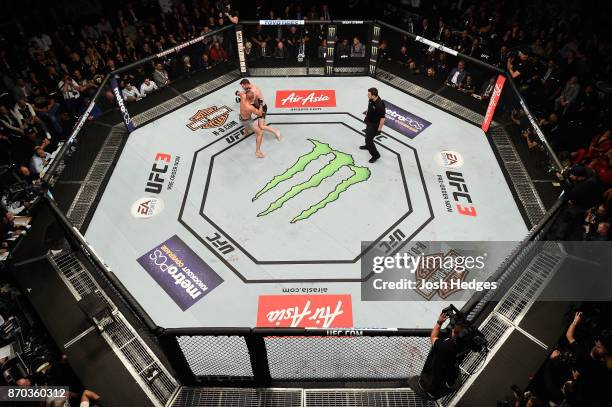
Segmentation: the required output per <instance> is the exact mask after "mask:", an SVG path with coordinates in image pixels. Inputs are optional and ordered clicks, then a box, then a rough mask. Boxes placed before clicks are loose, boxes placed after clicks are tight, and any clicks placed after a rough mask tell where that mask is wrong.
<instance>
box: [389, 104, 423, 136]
mask: <svg viewBox="0 0 612 407" xmlns="http://www.w3.org/2000/svg"><path fill="white" fill-rule="evenodd" d="M385 106H386V108H387V114H386V117H385V126H387V127H390V128H392V129H393V130H395V131H397V132H398V133H401V134H403V135H404V136H406V137H408V138H411V139H412V138H415V137H416V136H418V135H419V134H420V133H421V132H423V131H424V130H425V129H427V128H428V127H429V126H431V123H430V122H428V121H427V120H425V119H421V118H420V117H418V116H416V115H414V114H412V113H410V112H407V111H405V110H404V109H402V108H399V107H397V106H396V105H394V104H393V103H391V102H389V101H387V100H385Z"/></svg>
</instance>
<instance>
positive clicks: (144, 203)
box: [130, 198, 164, 218]
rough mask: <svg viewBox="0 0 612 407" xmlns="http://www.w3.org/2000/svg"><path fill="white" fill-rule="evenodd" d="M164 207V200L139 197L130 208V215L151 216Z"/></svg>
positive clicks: (136, 216)
mask: <svg viewBox="0 0 612 407" xmlns="http://www.w3.org/2000/svg"><path fill="white" fill-rule="evenodd" d="M163 209H164V201H163V200H162V199H161V198H140V199H139V200H137V201H136V202H134V204H133V205H132V208H131V211H130V212H131V213H132V216H133V217H135V218H151V217H153V216H155V215H157V214H159V213H160V212H161V211H162V210H163Z"/></svg>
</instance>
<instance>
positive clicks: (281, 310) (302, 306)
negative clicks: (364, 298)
mask: <svg viewBox="0 0 612 407" xmlns="http://www.w3.org/2000/svg"><path fill="white" fill-rule="evenodd" d="M257 326H258V327H292V328H295V327H300V328H350V327H352V326H353V304H352V302H351V296H350V294H336V295H333V294H329V295H260V296H259V304H258V308H257Z"/></svg>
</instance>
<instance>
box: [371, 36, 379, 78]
mask: <svg viewBox="0 0 612 407" xmlns="http://www.w3.org/2000/svg"><path fill="white" fill-rule="evenodd" d="M371 37H372V42H371V45H370V68H369V73H370V76H372V77H374V76H376V64H377V62H378V45H379V43H380V26H379V25H378V24H372V31H371Z"/></svg>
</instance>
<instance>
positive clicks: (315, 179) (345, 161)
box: [253, 139, 370, 223]
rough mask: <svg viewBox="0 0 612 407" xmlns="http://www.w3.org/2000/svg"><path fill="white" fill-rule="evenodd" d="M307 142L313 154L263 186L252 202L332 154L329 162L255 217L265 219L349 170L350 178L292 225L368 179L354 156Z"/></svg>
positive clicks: (364, 169)
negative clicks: (290, 202)
mask: <svg viewBox="0 0 612 407" xmlns="http://www.w3.org/2000/svg"><path fill="white" fill-rule="evenodd" d="M308 140H309V141H310V142H311V143H312V144H313V145H314V147H313V149H312V151H311V152H309V153H307V154H304V155H303V156H301V157H300V158H298V160H297V161H296V162H295V164H293V165H292V166H291V167H289V168H288V169H287V170H286V171H285V172H283V173H282V174H279V175H277V176H275V177H274V178H272V180H271V181H270V182H268V183H267V184H266V186H264V187H263V188H262V189H261V190H260V191H259V192H257V193H256V194H255V196H254V197H253V201H255V200H256V199H257V198H259V197H260V196H262V195H263V194H265V193H266V192H268V191H270V190H272V189H274V188H275V187H276V186H277V185H278V184H280V183H281V182H283V181H286V180H288V179H291V178H292V177H293V176H294V175H296V174H297V173H299V172H302V171H304V170H305V169H306V167H307V166H308V164H310V163H311V162H313V161H315V160H316V159H317V158H319V157H321V156H324V155H327V154H333V159H332V160H331V161H329V162H328V163H327V164H326V165H325V166H324V167H323V168H321V169H320V170H319V171H318V172H317V173H315V174H314V175H313V176H311V177H310V178H309V179H308V180H307V181H304V182H302V183H301V184H297V185H294V186H292V187H291V188H290V189H289V190H288V191H287V192H285V193H284V194H283V195H282V196H281V197H280V198H278V199H277V200H275V201H274V202H272V203H271V204H270V206H268V208H267V209H266V210H264V211H263V212H260V213H259V214H258V215H257V216H266V215H268V214H270V213H271V212H274V211H275V210H277V209H279V208H280V207H282V206H283V205H284V204H285V203H286V202H287V201H289V200H290V199H292V198H294V197H295V196H297V195H298V194H300V193H301V192H303V191H305V190H307V189H309V188H315V187H318V186H319V185H321V183H322V182H323V181H324V180H325V179H327V178H329V177H331V176H333V175H334V174H335V173H337V172H338V171H340V170H341V169H342V168H348V169H349V170H351V175H349V176H348V177H347V178H345V179H343V180H342V181H340V183H338V185H336V187H335V188H334V190H333V191H332V192H330V193H329V194H328V195H327V196H326V197H325V198H323V199H322V200H321V201H319V202H317V203H316V204H314V205H312V206H311V207H309V208H308V209H305V210H303V211H302V213H300V214H299V215H298V216H296V217H295V218H293V219H292V220H291V223H295V222H297V221H300V220H304V219H308V218H309V217H311V216H312V215H314V214H315V213H316V212H317V211H319V210H320V209H323V208H325V207H326V206H327V205H328V204H330V203H332V202H334V201H336V200H337V199H338V198H339V197H340V194H342V193H343V192H344V191H346V190H347V189H349V188H350V187H351V186H352V185H355V184H357V183H360V182H363V181H366V180H367V179H368V178H370V170H369V169H368V168H366V167H358V166H356V165H355V161H353V156H351V155H350V154H346V153H343V152H341V151H337V150H334V149H332V148H331V147H330V146H329V144H326V143H321V142H320V141H317V140H312V139H308Z"/></svg>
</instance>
